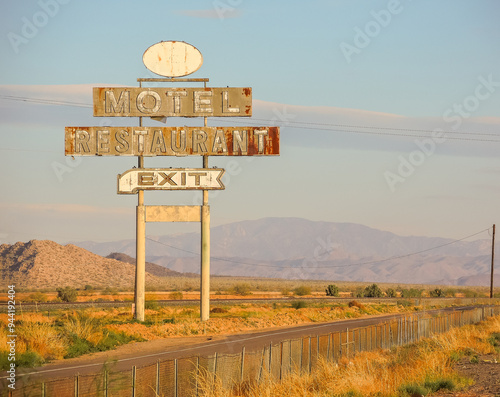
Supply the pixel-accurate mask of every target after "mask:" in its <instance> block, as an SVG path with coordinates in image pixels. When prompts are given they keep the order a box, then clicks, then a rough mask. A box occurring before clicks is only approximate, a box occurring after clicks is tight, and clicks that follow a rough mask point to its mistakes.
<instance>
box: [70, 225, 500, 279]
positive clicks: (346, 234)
mask: <svg viewBox="0 0 500 397" xmlns="http://www.w3.org/2000/svg"><path fill="white" fill-rule="evenodd" d="M152 239H153V240H155V241H151V240H147V244H146V253H147V260H148V261H150V262H154V263H156V264H158V265H161V266H164V267H166V268H169V269H171V270H174V271H177V272H183V273H186V272H189V273H199V267H200V264H199V262H200V260H199V254H198V253H199V241H200V238H199V234H197V233H186V234H180V235H170V236H160V237H154V238H152ZM74 244H76V245H78V246H80V247H82V248H85V249H87V250H89V251H92V252H94V253H96V254H99V255H103V256H104V255H108V254H109V253H111V252H121V253H125V254H127V255H129V256H131V257H134V256H135V240H120V241H114V242H107V243H96V242H92V241H85V242H79V243H74ZM211 256H212V260H211V273H212V274H214V275H232V276H252V277H273V278H288V279H325V280H338V281H366V282H391V283H417V284H450V285H489V280H490V273H489V272H490V265H491V241H490V240H476V241H471V242H466V241H458V242H456V241H454V240H451V239H445V238H439V237H417V236H398V235H396V234H393V233H390V232H386V231H380V230H376V229H373V228H370V227H367V226H363V225H358V224H351V223H334V222H321V221H310V220H306V219H300V218H264V219H259V220H253V221H241V222H235V223H230V224H227V225H222V226H217V227H214V228H212V229H211ZM499 271H500V270H499ZM496 280H497V281H496V283H495V285H499V286H500V281H498V280H500V277H496Z"/></svg>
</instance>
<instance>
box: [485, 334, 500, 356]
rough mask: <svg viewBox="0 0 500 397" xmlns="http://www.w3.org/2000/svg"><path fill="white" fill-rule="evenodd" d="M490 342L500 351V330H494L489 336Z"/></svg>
mask: <svg viewBox="0 0 500 397" xmlns="http://www.w3.org/2000/svg"><path fill="white" fill-rule="evenodd" d="M488 342H489V343H490V344H491V345H492V346H493V347H494V348H495V350H496V351H497V352H499V353H500V332H494V333H493V334H491V336H490V337H489V338H488Z"/></svg>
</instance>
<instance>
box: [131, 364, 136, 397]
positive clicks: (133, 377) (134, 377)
mask: <svg viewBox="0 0 500 397" xmlns="http://www.w3.org/2000/svg"><path fill="white" fill-rule="evenodd" d="M135 373H136V367H135V365H134V366H133V367H132V397H135V381H136V376H135Z"/></svg>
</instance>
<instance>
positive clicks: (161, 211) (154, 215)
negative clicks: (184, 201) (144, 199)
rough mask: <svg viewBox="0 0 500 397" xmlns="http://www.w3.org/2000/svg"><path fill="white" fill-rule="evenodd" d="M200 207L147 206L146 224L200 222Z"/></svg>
mask: <svg viewBox="0 0 500 397" xmlns="http://www.w3.org/2000/svg"><path fill="white" fill-rule="evenodd" d="M200 221H201V207H200V206H199V205H146V222H200Z"/></svg>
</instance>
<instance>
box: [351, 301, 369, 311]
mask: <svg viewBox="0 0 500 397" xmlns="http://www.w3.org/2000/svg"><path fill="white" fill-rule="evenodd" d="M348 306H349V307H357V308H359V309H364V308H365V305H363V304H362V303H361V302H358V301H357V300H353V301H350V302H349V303H348Z"/></svg>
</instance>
